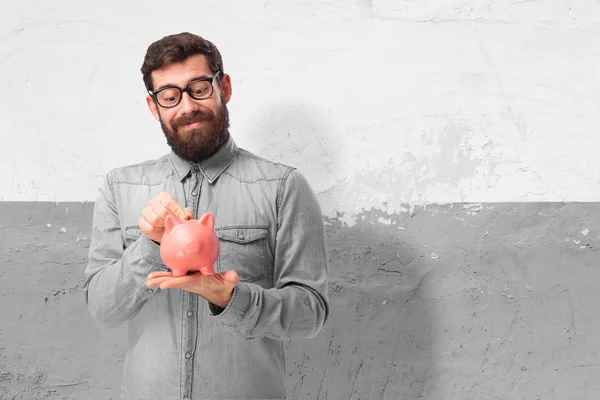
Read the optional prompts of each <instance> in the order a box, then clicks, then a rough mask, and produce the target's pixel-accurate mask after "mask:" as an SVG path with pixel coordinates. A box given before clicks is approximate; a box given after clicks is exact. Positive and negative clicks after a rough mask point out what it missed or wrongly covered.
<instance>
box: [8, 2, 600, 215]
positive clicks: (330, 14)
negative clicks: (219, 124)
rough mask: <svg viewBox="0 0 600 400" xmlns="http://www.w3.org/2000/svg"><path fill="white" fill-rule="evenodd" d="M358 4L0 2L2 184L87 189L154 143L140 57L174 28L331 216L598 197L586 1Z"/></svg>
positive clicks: (42, 192)
mask: <svg viewBox="0 0 600 400" xmlns="http://www.w3.org/2000/svg"><path fill="white" fill-rule="evenodd" d="M365 3H366V2H359V1H355V0H352V1H348V0H324V1H319V2H315V1H309V0H299V1H294V2H293V3H289V2H275V1H267V0H253V1H246V0H244V1H241V0H237V1H227V2H219V1H205V2H202V4H201V5H200V4H198V3H197V2H194V1H184V0H175V1H171V2H170V3H168V4H165V3H164V2H163V1H144V2H142V1H141V0H132V1H128V2H123V1H115V0H109V1H105V2H92V3H90V2H79V1H75V0H65V1H60V2H59V1H56V0H50V1H41V0H24V1H21V2H18V3H12V4H11V5H10V6H6V7H4V8H3V12H2V13H0V87H1V88H2V90H0V109H1V110H3V112H2V113H0V134H1V135H2V136H3V138H2V143H3V145H2V146H1V147H0V170H1V171H3V172H5V173H3V174H1V175H0V200H4V201H10V200H14V201H86V200H87V201H89V200H93V199H94V198H95V196H94V194H95V190H96V188H97V186H98V185H99V184H100V181H101V178H102V176H103V174H104V173H105V172H106V171H107V170H108V169H109V168H111V167H114V166H117V165H122V164H128V163H131V162H135V161H139V160H144V159H146V158H149V157H155V156H159V155H162V154H163V153H164V152H165V151H166V150H167V147H166V143H165V140H164V137H163V134H162V132H161V131H160V128H159V126H158V124H157V122H156V121H155V120H154V119H153V118H152V116H151V114H150V112H149V111H148V110H147V106H146V104H145V101H144V95H145V92H144V88H143V84H142V80H141V74H140V72H139V68H140V66H141V64H142V59H143V56H144V52H145V50H146V47H147V46H148V45H149V44H150V42H152V41H154V40H156V39H158V38H160V37H162V36H163V35H166V34H170V33H174V32H180V31H183V30H190V31H193V32H197V33H199V34H201V35H204V36H206V37H207V38H209V39H210V40H212V41H214V42H215V43H216V44H217V45H218V46H219V48H220V49H221V51H222V53H223V57H224V63H225V70H226V72H229V73H230V74H231V76H232V84H233V97H232V101H231V103H230V105H229V106H230V111H231V118H232V132H233V135H234V136H235V138H236V140H238V142H239V143H240V144H241V145H242V146H244V147H247V148H248V149H249V150H253V151H256V152H257V153H260V154H261V155H263V156H265V157H266V158H269V159H275V160H285V161H287V162H289V163H292V164H295V165H299V166H300V165H301V166H303V170H304V172H305V173H306V175H307V177H308V178H309V181H310V182H311V183H312V184H313V185H314V187H315V188H316V189H317V191H318V192H319V194H320V199H321V201H322V203H323V207H324V212H325V213H326V214H327V215H328V216H331V217H333V216H335V215H336V212H343V213H346V214H349V215H350V216H352V215H353V214H359V213H360V212H361V211H362V210H363V209H365V210H369V209H371V208H378V209H382V210H385V211H387V212H389V213H394V212H403V208H404V207H403V205H404V204H406V203H409V204H414V203H416V204H420V203H426V202H437V203H447V202H497V201H500V202H502V201H584V200H585V201H599V200H600V190H599V188H598V185H597V184H595V183H597V182H598V181H599V180H600V163H599V161H598V157H597V155H596V149H595V147H596V146H593V144H594V143H598V136H597V134H596V133H597V127H598V126H599V125H600V112H598V110H599V109H600V96H598V95H597V93H598V91H599V90H600V86H599V85H600V83H599V81H598V79H597V73H598V72H597V71H599V70H600V3H598V1H594V0H578V1H544V2H533V1H524V2H523V1H514V2H511V3H507V2H493V3H490V2H482V1H476V0H451V1H442V0H436V1H433V0H429V1H419V2H409V1H401V0H385V1H377V0H373V1H372V2H371V3H372V6H371V7H365V6H362V5H363V4H365ZM350 219H353V218H350Z"/></svg>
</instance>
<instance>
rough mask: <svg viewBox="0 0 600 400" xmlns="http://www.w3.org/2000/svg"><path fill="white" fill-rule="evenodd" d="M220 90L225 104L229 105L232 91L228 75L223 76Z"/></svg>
mask: <svg viewBox="0 0 600 400" xmlns="http://www.w3.org/2000/svg"><path fill="white" fill-rule="evenodd" d="M221 90H222V91H223V97H224V98H225V103H229V100H230V99H231V94H232V89H231V77H230V76H229V75H228V74H223V77H222V78H221Z"/></svg>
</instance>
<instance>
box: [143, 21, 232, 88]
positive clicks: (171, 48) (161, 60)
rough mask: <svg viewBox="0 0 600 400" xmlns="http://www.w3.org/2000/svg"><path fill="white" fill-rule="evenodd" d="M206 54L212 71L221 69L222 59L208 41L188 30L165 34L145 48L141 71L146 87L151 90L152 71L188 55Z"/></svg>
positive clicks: (179, 60) (183, 58)
mask: <svg viewBox="0 0 600 400" xmlns="http://www.w3.org/2000/svg"><path fill="white" fill-rule="evenodd" d="M196 54H203V55H204V56H206V59H207V61H208V65H209V67H210V69H211V72H212V73H217V72H219V71H220V72H221V75H222V74H223V73H224V71H223V59H222V58H221V53H220V52H219V50H218V49H217V47H216V46H215V45H214V44H212V43H211V42H210V41H208V40H206V39H204V38H202V37H200V36H198V35H194V34H192V33H189V32H182V33H178V34H175V35H169V36H165V37H163V38H162V39H160V40H157V41H156V42H154V43H152V44H151V45H150V46H148V50H146V56H145V57H144V63H143V64H142V68H141V72H142V77H143V79H144V85H145V86H146V89H148V90H153V84H152V72H153V71H155V70H157V69H161V68H163V67H165V66H167V65H169V64H172V63H177V62H183V61H185V60H186V59H187V58H188V57H190V56H193V55H196Z"/></svg>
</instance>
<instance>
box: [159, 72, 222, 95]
mask: <svg viewBox="0 0 600 400" xmlns="http://www.w3.org/2000/svg"><path fill="white" fill-rule="evenodd" d="M211 77H212V75H200V76H196V77H195V78H192V79H190V80H189V81H188V82H187V83H186V85H187V84H188V83H190V82H192V81H195V80H198V79H209V78H211ZM168 87H179V86H177V85H175V84H172V83H167V84H165V85H162V86H161V87H159V88H157V89H154V91H155V92H156V91H159V90H161V89H164V88H168Z"/></svg>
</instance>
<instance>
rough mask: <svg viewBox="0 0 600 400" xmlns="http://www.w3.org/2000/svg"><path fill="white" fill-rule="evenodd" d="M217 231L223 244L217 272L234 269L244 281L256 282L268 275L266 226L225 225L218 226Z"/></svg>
mask: <svg viewBox="0 0 600 400" xmlns="http://www.w3.org/2000/svg"><path fill="white" fill-rule="evenodd" d="M215 233H216V235H217V236H218V238H219V242H220V245H221V253H220V255H219V258H218V259H217V263H216V271H215V272H217V273H219V272H225V271H228V270H230V269H232V270H234V271H235V272H237V274H238V276H239V278H240V281H242V282H254V281H258V280H262V279H264V278H266V277H267V275H268V271H267V261H268V259H267V251H268V248H267V246H268V244H267V238H268V235H267V233H268V229H267V227H266V226H243V227H242V226H225V227H221V228H216V229H215Z"/></svg>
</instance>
